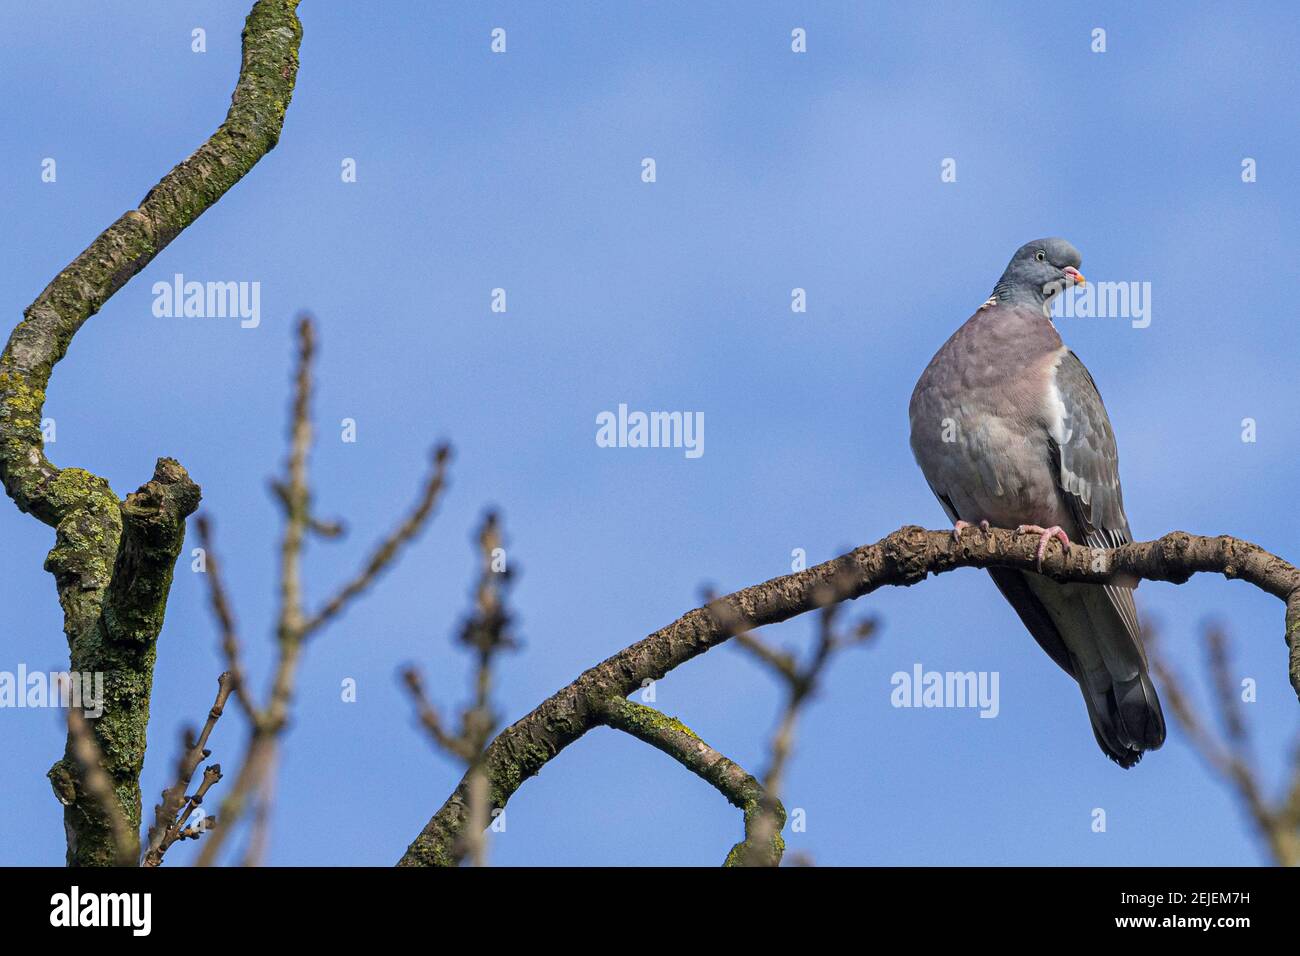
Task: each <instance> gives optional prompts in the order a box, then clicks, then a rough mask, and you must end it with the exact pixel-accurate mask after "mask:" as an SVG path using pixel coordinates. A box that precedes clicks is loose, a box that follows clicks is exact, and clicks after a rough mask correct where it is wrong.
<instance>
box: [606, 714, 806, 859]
mask: <svg viewBox="0 0 1300 956" xmlns="http://www.w3.org/2000/svg"><path fill="white" fill-rule="evenodd" d="M600 722H601V723H603V724H605V726H607V727H613V728H614V729H615V730H621V731H623V732H624V733H626V734H631V735H632V736H633V737H635V738H636V739H637V740H639V741H641V742H642V743H647V744H649V745H650V746H651V747H654V748H655V749H656V750H660V751H663V752H664V753H666V754H667V755H668V756H670V757H672V758H673V759H674V760H676V761H677V762H678V763H679V764H681V765H682V766H683V767H685V768H686V769H687V770H689V771H690V772H691V773H693V774H695V775H696V776H697V777H699V778H700V779H701V780H704V781H705V782H706V783H708V784H710V785H711V786H713V787H714V788H715V789H716V790H717V791H718V792H719V793H721V794H722V795H723V796H724V797H726V798H727V802H728V803H730V804H731V805H732V806H733V807H736V808H738V809H739V810H741V811H743V812H744V814H745V839H743V840H741V841H740V842H739V843H737V844H736V845H735V846H733V847H732V848H731V851H730V852H729V853H728V854H727V859H726V862H725V863H724V864H723V865H724V866H744V865H761V866H777V865H779V864H780V862H781V854H782V853H784V852H785V841H784V840H782V839H781V828H782V827H783V826H785V808H784V807H783V806H781V803H780V801H779V800H775V799H773V800H768V798H767V794H766V793H765V792H764V790H763V786H762V784H760V783H759V782H758V780H757V779H755V778H754V776H753V775H752V774H750V773H748V772H747V771H746V770H745V768H744V767H742V766H741V765H740V764H738V763H736V762H735V761H734V760H730V759H728V758H727V757H724V756H723V755H722V754H720V753H718V751H716V750H714V749H713V748H712V747H710V746H709V745H708V744H706V743H705V742H704V741H703V740H701V739H700V738H699V736H697V735H696V733H695V731H693V730H691V728H689V727H687V726H686V725H685V724H683V723H682V722H681V721H680V720H678V719H677V718H676V717H669V716H667V715H666V714H663V713H660V712H659V711H657V710H655V709H654V708H653V707H646V706H645V705H644V704H638V703H636V702H634V701H630V700H628V699H627V698H625V697H611V698H610V699H609V700H607V701H605V703H604V705H603V706H602V708H601V710H600ZM764 815H766V816H767V817H768V818H770V825H768V826H763V825H762V823H763V818H764ZM773 828H775V832H767V831H770V830H772V829H773Z"/></svg>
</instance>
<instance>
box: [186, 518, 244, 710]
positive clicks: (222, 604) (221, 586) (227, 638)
mask: <svg viewBox="0 0 1300 956" xmlns="http://www.w3.org/2000/svg"><path fill="white" fill-rule="evenodd" d="M195 523H196V525H197V526H198V532H199V546H200V547H201V548H203V553H204V560H205V562H206V566H205V568H206V569H205V574H204V577H206V578H207V582H208V605H209V607H210V608H211V610H212V616H213V617H214V618H216V620H217V626H218V627H219V628H220V630H221V653H222V655H223V656H224V657H225V659H226V673H227V674H229V675H230V683H231V690H232V692H233V694H234V695H235V700H236V702H237V703H238V704H239V706H240V708H241V709H242V710H243V711H244V716H246V717H249V718H250V719H251V718H253V717H256V716H257V707H256V706H255V705H254V704H253V698H252V697H251V695H250V694H249V691H248V679H247V678H246V677H245V676H244V665H243V663H242V661H241V657H242V654H241V652H240V648H239V628H238V626H236V624H235V612H234V610H233V608H232V607H231V604H230V594H229V593H228V592H227V591H226V585H225V580H224V579H223V578H222V576H221V562H220V560H219V559H218V558H217V553H216V548H215V546H214V544H213V539H212V522H211V520H209V518H208V516H207V515H199V517H198V518H197V519H196V521H195ZM223 676H224V675H223Z"/></svg>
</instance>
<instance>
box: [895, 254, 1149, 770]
mask: <svg viewBox="0 0 1300 956" xmlns="http://www.w3.org/2000/svg"><path fill="white" fill-rule="evenodd" d="M1080 262H1081V260H1080V257H1079V253H1078V251H1077V250H1076V249H1075V248H1074V246H1072V245H1070V243H1068V242H1066V241H1065V240H1064V239H1038V240H1035V241H1034V242H1030V243H1026V244H1025V245H1023V246H1021V247H1020V249H1018V250H1017V251H1016V254H1015V255H1014V256H1013V257H1012V259H1011V262H1010V264H1009V265H1008V266H1007V268H1006V271H1005V272H1004V273H1003V274H1002V278H1001V279H999V280H998V283H997V285H996V286H995V287H994V289H993V293H992V295H991V296H990V297H989V299H988V301H987V302H985V303H984V304H983V305H982V306H980V308H979V309H978V310H977V311H976V312H975V314H974V315H973V316H971V318H970V319H969V320H967V322H966V324H965V325H963V326H962V327H961V328H959V329H958V330H957V331H956V332H955V333H953V335H952V337H951V338H950V339H948V341H947V342H945V343H944V345H943V347H942V348H941V349H939V351H938V353H936V354H935V356H934V358H933V359H931V361H930V364H929V365H928V366H927V367H926V369H925V371H924V372H923V373H922V374H921V378H920V381H918V382H917V383H916V389H915V390H914V391H913V393H912V401H911V406H910V408H909V412H910V417H911V424H912V452H913V454H914V455H915V456H916V461H917V464H919V465H920V466H921V471H922V472H923V473H924V474H925V479H926V481H927V482H929V485H930V489H931V490H932V491H933V492H934V494H935V496H936V497H937V498H938V499H939V501H940V503H941V504H942V505H943V508H944V511H946V512H947V514H948V518H949V520H951V521H953V522H954V527H953V534H954V535H957V536H960V535H961V534H962V532H963V531H964V530H965V529H967V528H969V527H970V526H971V525H972V524H979V525H981V526H983V527H989V526H993V527H1000V528H1016V529H1017V530H1018V531H1021V532H1032V533H1034V534H1037V535H1039V545H1038V560H1039V563H1040V565H1041V562H1042V559H1043V555H1044V553H1045V549H1046V548H1047V546H1048V545H1049V543H1050V542H1051V541H1053V540H1057V541H1060V543H1061V546H1062V547H1063V548H1068V547H1069V546H1070V543H1071V542H1072V541H1074V542H1081V543H1084V544H1086V545H1087V546H1089V547H1092V548H1114V547H1117V546H1119V545H1121V544H1124V543H1125V542H1128V541H1131V540H1132V536H1131V534H1130V532H1129V525H1128V518H1127V517H1125V515H1124V500H1123V494H1122V492H1121V491H1120V483H1119V456H1118V454H1117V453H1116V450H1115V436H1114V433H1113V432H1112V431H1111V427H1110V420H1109V418H1107V416H1106V408H1105V406H1103V405H1102V402H1101V395H1100V394H1099V393H1098V391H1097V386H1096V385H1095V384H1094V383H1093V380H1092V376H1091V375H1089V374H1088V370H1087V369H1086V368H1084V366H1083V363H1082V362H1080V361H1079V359H1078V357H1077V356H1076V355H1075V354H1074V353H1073V352H1071V351H1070V350H1069V349H1068V348H1066V347H1065V345H1064V344H1062V342H1061V336H1060V335H1059V334H1058V333H1057V331H1056V327H1055V326H1054V325H1053V324H1052V321H1051V319H1050V317H1049V311H1048V310H1049V308H1050V304H1051V301H1052V299H1053V298H1054V297H1055V296H1056V294H1057V293H1059V292H1061V291H1062V290H1064V289H1066V288H1069V287H1071V286H1073V285H1075V284H1082V283H1083V281H1084V278H1083V276H1082V275H1081V274H1080V273H1079V265H1080ZM989 574H990V575H992V577H993V581H994V583H995V584H997V586H998V589H999V590H1000V591H1001V592H1002V594H1003V596H1004V597H1005V598H1006V599H1007V600H1008V601H1009V602H1010V603H1011V606H1012V607H1013V608H1015V610H1016V613H1017V614H1018V615H1020V619H1021V621H1023V622H1024V624H1025V627H1027V628H1028V629H1029V632H1030V633H1031V634H1032V635H1033V636H1034V638H1035V640H1037V641H1038V643H1039V645H1040V646H1041V647H1042V648H1043V650H1045V651H1046V652H1047V653H1048V654H1049V655H1050V656H1051V658H1052V660H1054V661H1056V663H1057V664H1059V665H1060V666H1061V667H1062V668H1063V669H1064V670H1065V672H1066V673H1068V674H1069V675H1070V676H1071V677H1073V678H1074V679H1075V680H1076V681H1078V683H1079V687H1080V689H1081V690H1082V691H1083V700H1084V703H1085V704H1086V706H1087V708H1088V716H1089V718H1090V719H1091V721H1092V729H1093V732H1094V733H1095V735H1096V737H1097V743H1098V744H1100V745H1101V749H1102V750H1103V751H1104V752H1105V753H1106V755H1107V756H1108V757H1110V758H1111V759H1112V760H1114V761H1115V762H1116V763H1117V764H1119V765H1120V766H1121V767H1131V766H1133V765H1134V764H1136V763H1137V762H1138V761H1139V760H1140V759H1141V758H1142V754H1143V753H1144V752H1145V751H1147V750H1155V749H1156V748H1158V747H1159V746H1160V745H1161V744H1162V743H1164V740H1165V720H1164V715H1163V714H1162V713H1161V711H1160V700H1159V698H1158V697H1157V696H1156V690H1155V687H1154V685H1153V684H1152V683H1151V678H1150V677H1149V676H1148V674H1147V660H1146V653H1145V651H1144V650H1143V648H1142V633H1141V629H1140V628H1139V626H1138V618H1137V610H1136V608H1135V607H1134V604H1133V593H1132V588H1133V587H1135V586H1136V584H1137V582H1136V581H1131V582H1125V583H1124V584H1108V585H1098V584H1061V583H1058V582H1056V581H1053V580H1051V579H1050V578H1047V577H1044V576H1042V575H1039V574H1033V573H1026V572H1022V571H1015V570H1010V569H1005V568H993V569H990V570H989ZM1125 585H1127V586H1125Z"/></svg>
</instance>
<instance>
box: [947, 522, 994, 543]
mask: <svg viewBox="0 0 1300 956" xmlns="http://www.w3.org/2000/svg"><path fill="white" fill-rule="evenodd" d="M970 527H973V526H972V525H971V523H970V522H969V521H958V522H957V523H955V524H954V525H953V526H952V540H954V541H960V540H961V533H962V532H963V531H965V530H966V529H967V528H970ZM980 530H981V531H988V530H989V523H988V522H987V521H981V522H980Z"/></svg>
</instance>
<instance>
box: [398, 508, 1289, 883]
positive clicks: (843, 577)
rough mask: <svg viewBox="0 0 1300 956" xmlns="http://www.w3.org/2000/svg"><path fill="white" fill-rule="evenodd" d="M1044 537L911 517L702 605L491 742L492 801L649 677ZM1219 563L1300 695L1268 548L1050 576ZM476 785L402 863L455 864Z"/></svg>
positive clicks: (1278, 563)
mask: <svg viewBox="0 0 1300 956" xmlns="http://www.w3.org/2000/svg"><path fill="white" fill-rule="evenodd" d="M1037 544H1038V538H1037V536H1036V535H1024V534H1016V533H1014V532H1012V531H1007V530H1002V529H996V528H995V529H991V530H989V531H974V530H972V531H967V532H966V533H964V534H962V535H960V536H957V537H955V536H954V535H953V533H952V532H951V531H927V530H925V529H924V528H919V527H916V526H912V525H909V526H906V527H903V528H900V529H899V530H898V531H895V532H894V533H892V534H890V535H888V536H886V537H884V538H882V539H881V540H880V541H877V542H876V543H875V544H870V545H864V546H862V547H860V548H857V549H855V550H853V551H850V552H848V553H847V554H844V555H841V556H840V557H838V558H835V559H833V560H831V561H827V562H825V563H823V564H819V565H816V566H815V567H811V568H808V569H806V570H804V571H800V572H798V573H796V574H788V575H785V576H783V577H779V578H773V579H772V580H770V581H765V582H764V583H762V584H756V585H753V586H752V587H748V588H744V589H743V590H740V591H736V592H735V593H733V594H729V595H727V596H725V597H722V598H719V599H717V600H716V601H713V602H711V603H710V605H709V606H708V607H705V608H697V609H696V610H693V611H690V612H688V613H686V614H684V615H683V616H682V617H680V618H678V619H677V620H676V621H674V622H673V623H672V624H670V625H668V626H667V627H665V628H663V629H662V630H659V631H656V632H654V633H653V634H651V635H650V636H648V637H646V638H644V639H642V640H640V641H638V642H637V643H635V644H633V645H632V646H630V647H627V648H625V649H624V650H622V651H619V652H618V653H617V654H615V655H614V656H613V657H610V658H608V659H607V660H605V661H603V662H601V663H600V664H597V665H596V666H595V667H592V668H590V669H589V670H587V671H585V672H583V673H582V674H581V675H580V676H579V677H578V678H577V679H576V680H574V681H573V683H571V684H569V685H568V686H567V687H564V688H563V689H561V690H560V691H558V692H557V693H556V694H554V695H553V696H551V697H549V698H548V699H547V700H545V701H543V702H542V703H541V704H540V705H539V706H538V707H537V708H536V709H535V710H533V711H532V712H531V713H529V714H527V715H525V716H524V717H523V718H521V719H520V720H517V721H515V723H513V724H511V725H510V726H509V727H507V728H506V729H505V730H503V731H502V732H501V733H500V734H498V735H497V737H496V739H494V740H493V741H492V743H491V744H490V745H489V746H488V749H487V752H486V754H485V755H484V760H483V764H484V767H485V768H486V770H487V773H488V779H489V785H490V790H491V798H492V806H493V807H496V808H504V807H505V805H506V802H507V801H508V800H509V799H510V797H511V796H512V795H513V794H514V792H515V791H516V790H518V789H519V787H520V785H521V784H522V783H523V782H524V781H525V780H527V779H528V778H529V777H531V776H533V775H534V774H536V773H537V772H538V771H539V770H541V768H542V767H543V766H545V765H546V763H547V762H549V761H550V760H551V759H552V758H554V757H555V755H556V754H558V753H559V752H560V751H561V750H563V749H564V748H565V747H567V746H569V744H571V743H573V742H574V741H575V740H578V739H579V738H580V737H582V735H583V734H585V733H586V732H587V731H588V730H590V729H591V728H592V727H595V726H599V725H601V724H602V723H604V719H605V718H604V715H605V713H606V702H607V701H608V700H610V699H611V698H614V697H627V696H628V695H629V694H631V693H632V692H633V691H635V690H637V689H638V688H640V687H641V686H642V685H643V683H644V682H645V681H651V680H658V679H660V678H662V677H663V676H664V675H665V674H667V673H668V672H669V671H671V670H673V669H674V668H676V667H678V666H680V665H681V664H684V663H686V662H687V661H689V660H691V659H692V658H693V657H696V656H698V655H700V654H703V653H705V652H706V651H708V650H710V649H712V648H714V647H716V646H718V645H719V644H721V643H723V642H725V641H726V640H728V639H729V638H731V637H732V636H734V635H735V634H736V633H739V632H742V631H747V630H752V629H753V628H756V627H762V626H764V625H768V624H776V623H778V622H780V621H785V620H788V619H790V618H792V617H795V616H797V615H799V614H804V613H806V612H808V611H811V610H815V609H817V608H818V607H824V606H827V605H828V604H832V603H838V602H840V601H846V600H850V599H854V598H859V597H862V596H864V595H866V594H870V593H871V592H872V591H875V590H876V589H877V588H880V587H884V586H886V585H893V586H902V587H906V586H910V585H913V584H917V583H919V582H921V581H924V580H925V579H926V578H927V577H929V576H930V575H931V574H943V573H945V572H948V571H952V570H955V569H957V568H991V567H1004V568H1015V569H1017V570H1020V571H1035V570H1037V558H1036V555H1035V549H1036V547H1037ZM1200 572H1212V573H1217V574H1222V575H1224V576H1225V577H1228V578H1234V579H1240V580H1243V581H1247V582H1249V583H1250V584H1253V585H1254V586H1255V587H1257V588H1259V589H1261V590H1263V591H1265V592H1266V593H1268V594H1272V595H1273V596H1274V597H1277V598H1280V599H1281V600H1282V601H1284V602H1285V603H1286V629H1285V635H1286V643H1287V645H1288V647H1289V649H1290V655H1289V672H1290V678H1291V684H1292V686H1293V687H1294V688H1295V689H1296V693H1297V695H1300V570H1297V569H1296V567H1295V566H1294V565H1292V564H1290V563H1289V562H1287V561H1284V560H1283V559H1282V558H1279V557H1277V556H1276V555H1273V554H1270V553H1269V552H1267V551H1265V550H1264V549H1263V548H1261V547H1259V546H1258V545H1254V544H1251V543H1250V542H1248V541H1242V540H1240V539H1238V538H1232V537H1228V536H1226V535H1223V536H1220V537H1217V538H1208V537H1201V536H1199V535H1193V534H1187V533H1186V532H1182V531H1175V532H1171V533H1170V534H1167V535H1165V536H1164V537H1161V538H1158V539H1157V540H1155V541H1142V542H1134V543H1132V544H1126V545H1124V546H1123V547H1121V548H1116V549H1115V550H1113V551H1105V550H1100V549H1094V548H1087V547H1080V546H1074V547H1071V548H1069V549H1068V550H1067V551H1064V552H1063V551H1062V549H1061V546H1060V545H1055V544H1054V545H1051V546H1049V548H1048V552H1047V556H1046V558H1045V560H1044V561H1043V563H1042V573H1043V574H1045V575H1047V576H1048V577H1051V578H1053V579H1054V580H1057V581H1077V582H1086V583H1090V584H1106V583H1110V582H1112V581H1116V580H1120V581H1123V580H1126V579H1131V578H1143V579H1146V580H1150V581H1169V582H1172V583H1174V584H1182V583H1184V582H1185V581H1187V580H1188V578H1190V577H1191V576H1192V575H1193V574H1196V573H1200ZM465 791H466V782H465V780H463V779H462V781H461V783H460V785H459V786H458V787H457V789H456V790H455V791H454V792H453V793H452V794H451V796H450V797H448V798H447V800H446V802H445V803H444V804H443V805H442V807H441V808H439V810H438V811H437V812H436V813H435V814H434V815H433V817H432V818H431V819H430V820H429V822H428V823H427V824H426V825H425V827H424V829H423V831H421V833H420V834H419V836H417V837H416V838H415V840H414V841H413V842H412V843H411V845H410V846H409V847H408V848H407V850H406V853H405V854H404V855H403V856H402V858H401V860H400V861H399V865H401V866H430V865H445V864H446V863H447V862H449V860H450V856H449V853H448V847H450V846H453V845H454V844H455V842H456V840H457V839H458V836H459V834H460V833H461V831H462V830H463V828H464V827H465V825H466V820H467V811H466V797H465Z"/></svg>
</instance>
